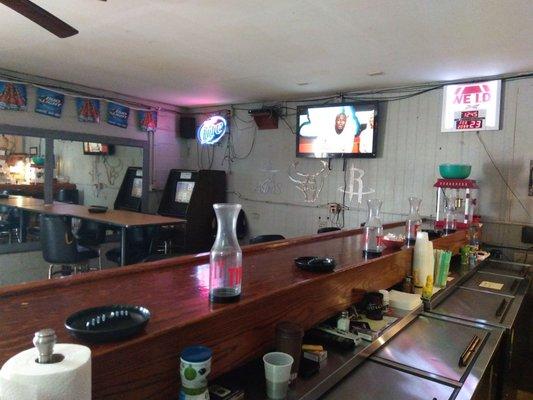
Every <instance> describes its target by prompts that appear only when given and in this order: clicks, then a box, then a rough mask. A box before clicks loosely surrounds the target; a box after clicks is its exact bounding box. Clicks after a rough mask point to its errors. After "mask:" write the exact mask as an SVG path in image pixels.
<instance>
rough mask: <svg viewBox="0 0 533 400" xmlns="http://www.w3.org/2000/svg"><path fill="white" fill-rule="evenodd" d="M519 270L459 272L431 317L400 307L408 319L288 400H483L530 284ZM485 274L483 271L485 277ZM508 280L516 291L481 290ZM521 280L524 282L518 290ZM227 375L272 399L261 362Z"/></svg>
mask: <svg viewBox="0 0 533 400" xmlns="http://www.w3.org/2000/svg"><path fill="white" fill-rule="evenodd" d="M515 267H516V266H513V268H514V269H513V271H514V270H515V269H516V275H513V274H512V273H509V274H507V275H505V274H504V275H500V274H498V276H491V275H490V274H495V273H496V272H498V271H499V269H501V268H502V265H499V264H495V263H494V262H485V263H483V264H481V265H480V266H479V268H476V269H474V270H470V269H468V268H466V269H455V270H454V271H453V272H452V273H451V276H452V277H453V280H451V281H450V282H449V283H448V285H447V287H446V288H445V289H443V290H441V291H439V292H438V293H436V294H435V295H434V296H433V298H432V302H431V303H432V305H433V307H434V309H433V310H431V312H423V310H422V307H419V308H418V309H416V310H413V311H410V312H398V310H397V312H396V316H398V317H400V319H399V320H398V321H397V322H396V323H395V324H393V325H392V326H391V327H389V328H388V329H387V330H386V331H385V332H384V334H383V335H382V336H380V337H379V338H378V339H376V340H374V341H373V342H371V343H368V342H363V344H362V345H361V346H358V347H357V348H356V349H354V350H353V351H351V352H337V351H335V350H330V349H328V359H327V360H326V362H325V363H324V364H323V365H322V366H321V368H320V372H319V374H317V375H315V376H313V377H312V378H309V379H297V380H296V381H295V382H293V383H292V384H291V386H290V390H289V393H288V396H287V398H288V399H289V400H315V399H319V398H320V399H322V400H338V399H339V400H344V399H361V400H367V399H368V400H370V399H372V400H382V399H383V400H385V399H387V400H389V399H395V400H404V399H405V400H408V399H409V400H416V399H420V400H432V399H436V400H445V399H450V400H452V399H453V400H456V399H459V400H469V399H472V398H473V396H475V395H479V393H477V392H479V390H480V386H481V384H482V383H483V381H484V380H485V379H486V377H487V376H488V375H489V380H490V379H492V378H493V370H494V369H495V368H494V363H495V360H497V361H498V362H499V360H500V357H499V356H496V354H497V352H498V354H499V351H500V348H499V346H500V344H501V343H504V342H503V341H502V339H504V337H505V335H506V334H505V332H506V331H507V329H508V326H510V325H509V324H512V323H513V322H514V318H516V314H517V313H518V311H519V309H520V305H521V302H522V299H523V295H524V294H525V291H526V290H527V287H528V284H529V279H528V278H525V277H524V275H523V270H522V267H521V266H519V267H516V268H515ZM479 270H482V271H483V272H482V274H483V275H481V276H480V277H479V276H477V275H478V274H479V272H478V271H479ZM488 276H490V278H488ZM501 276H504V277H503V278H502V279H501V281H503V286H502V288H503V289H505V290H503V291H504V292H506V293H512V294H507V295H502V294H495V293H492V292H491V291H490V290H484V288H477V286H479V283H481V282H483V280H480V278H482V279H485V278H486V280H489V281H491V279H492V280H499V279H500V277H501ZM507 278H510V279H507ZM517 278H518V280H519V283H518V284H515V287H513V284H514V280H515V279H517ZM472 279H473V281H471V280H472ZM500 283H502V282H500ZM520 296H521V297H520ZM502 300H505V302H503V303H502ZM502 304H503V306H502ZM497 312H498V313H497ZM445 314H449V315H445ZM496 314H498V316H497V315H496ZM513 315H514V317H513ZM474 336H477V337H478V338H479V342H476V343H477V344H476V346H475V347H474V348H473V351H472V356H471V357H469V359H468V362H467V363H466V364H464V365H463V366H460V365H459V358H460V357H461V356H462V355H463V353H464V352H465V350H466V349H467V348H468V345H469V344H470V343H471V342H472V339H473V338H474ZM499 368H500V367H499V366H497V369H498V370H499ZM227 378H229V380H231V381H233V382H238V384H239V385H240V386H242V387H244V388H245V391H246V398H247V399H252V400H253V399H266V396H265V394H264V393H265V389H264V373H263V366H262V363H261V361H260V360H257V361H256V362H255V363H250V364H249V365H247V366H246V367H245V368H242V369H241V370H240V372H239V371H235V374H233V376H232V377H229V376H228V377H227ZM221 383H223V382H221ZM490 386H491V385H489V390H488V392H489V394H487V395H485V393H483V394H481V397H479V399H483V400H485V399H486V398H489V397H488V396H491V397H490V398H494V397H493V396H495V394H494V393H492V392H491V390H492V389H491V388H490ZM496 395H497V394H496Z"/></svg>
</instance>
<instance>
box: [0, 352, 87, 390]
mask: <svg viewBox="0 0 533 400" xmlns="http://www.w3.org/2000/svg"><path fill="white" fill-rule="evenodd" d="M54 354H62V355H63V356H64V357H65V358H64V359H63V360H62V361H60V362H58V363H53V364H39V363H37V362H36V361H35V360H36V358H37V351H36V349H35V348H33V349H29V350H25V351H23V352H21V353H19V354H17V355H15V356H13V357H12V358H10V359H9V360H8V361H7V362H6V363H5V364H4V366H3V367H2V369H1V370H0V400H90V399H91V350H90V349H89V348H88V347H85V346H80V345H77V344H56V345H55V346H54Z"/></svg>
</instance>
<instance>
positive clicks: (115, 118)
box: [107, 103, 130, 128]
mask: <svg viewBox="0 0 533 400" xmlns="http://www.w3.org/2000/svg"><path fill="white" fill-rule="evenodd" d="M129 115H130V109H129V108H128V107H126V106H122V105H120V104H116V103H109V104H108V105H107V123H108V124H109V125H115V126H118V127H120V128H127V127H128V117H129Z"/></svg>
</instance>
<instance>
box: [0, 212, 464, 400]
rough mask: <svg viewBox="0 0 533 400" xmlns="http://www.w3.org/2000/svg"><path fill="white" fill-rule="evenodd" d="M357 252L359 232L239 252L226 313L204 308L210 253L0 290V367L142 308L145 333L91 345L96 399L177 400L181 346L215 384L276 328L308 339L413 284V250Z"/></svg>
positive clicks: (444, 242) (265, 343) (442, 241)
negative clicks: (120, 307)
mask: <svg viewBox="0 0 533 400" xmlns="http://www.w3.org/2000/svg"><path fill="white" fill-rule="evenodd" d="M401 227H403V223H398V224H389V225H386V228H388V230H391V229H403V228H401ZM464 240H465V233H464V231H458V232H456V233H454V234H452V235H449V236H447V237H443V238H439V239H437V240H435V241H434V245H435V247H436V248H449V249H452V250H454V251H457V249H458V248H459V247H460V246H461V245H462V244H463V243H464ZM361 249H362V235H361V230H346V231H337V232H331V233H326V234H321V235H312V236H305V237H300V238H294V239H289V240H283V241H277V242H271V243H265V244H259V245H251V246H245V247H244V248H243V293H242V297H241V299H240V301H239V302H236V303H232V304H224V305H213V304H210V303H209V300H208V291H209V254H207V253H203V254H197V255H190V256H182V257H177V258H173V259H167V260H162V261H157V262H153V263H145V264H138V265H133V266H129V267H125V268H121V269H115V270H107V271H100V272H95V273H90V274H85V275H80V276H73V277H68V278H65V279H57V280H53V281H44V282H37V283H29V284H23V285H17V286H13V287H5V288H0V316H1V318H0V338H1V339H0V364H1V363H3V362H5V361H6V360H7V359H8V358H9V357H11V356H13V355H15V354H16V353H18V352H20V351H22V350H24V349H26V348H28V347H31V338H32V336H33V334H34V332H36V331H37V330H39V329H43V328H53V329H54V330H55V331H56V334H57V336H58V342H76V340H75V339H73V338H72V337H70V336H69V335H68V334H67V332H66V330H65V328H64V321H65V319H66V317H67V316H69V315H70V314H72V313H74V312H76V311H79V310H81V309H84V308H88V307H96V306H100V305H106V304H134V305H142V306H145V307H147V308H148V309H149V310H150V311H151V313H152V319H151V321H150V323H149V324H148V325H147V327H146V330H145V332H144V333H142V334H140V335H138V336H136V337H134V338H132V339H130V340H126V341H122V342H117V343H107V344H90V345H89V346H90V347H91V350H92V356H93V393H94V394H93V398H94V399H122V398H128V399H146V398H150V399H167V398H169V399H170V398H175V397H177V396H176V393H177V386H178V376H179V352H180V350H181V349H182V348H183V347H184V346H187V345H191V344H197V343H201V344H204V345H206V346H209V347H211V348H212V349H213V352H214V357H213V372H212V375H211V377H215V376H217V375H220V374H221V373H224V372H227V371H229V370H230V369H232V368H235V367H236V366H238V365H240V364H242V363H244V362H246V361H248V360H250V359H251V358H252V357H255V356H258V355H260V354H262V353H263V352H264V351H267V350H268V349H270V348H271V346H272V344H273V339H274V327H275V324H276V323H277V322H279V321H282V320H291V321H294V322H297V323H300V324H301V325H302V326H303V327H304V329H308V328H310V327H311V326H313V325H314V324H316V323H318V322H320V321H322V320H324V319H325V318H329V317H331V316H332V315H334V314H335V313H336V312H339V311H340V310H342V309H345V308H346V307H348V306H349V305H351V304H353V303H354V302H356V301H359V300H360V299H361V297H362V293H363V292H364V291H365V290H378V289H383V288H389V287H391V286H393V285H394V284H396V283H399V282H401V280H402V279H403V277H404V276H405V275H406V274H410V270H411V262H412V249H409V248H406V249H402V250H388V249H386V250H385V251H384V253H383V254H382V255H381V256H380V257H378V258H375V259H368V258H366V257H365V255H364V254H363V252H362V250H361ZM305 255H314V256H331V257H334V258H335V259H336V261H337V267H336V268H335V271H334V272H331V273H325V274H316V273H312V272H307V271H302V270H300V269H298V268H296V267H295V265H294V259H295V258H296V257H300V256H305Z"/></svg>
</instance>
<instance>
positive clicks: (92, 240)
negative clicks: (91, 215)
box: [76, 219, 106, 269]
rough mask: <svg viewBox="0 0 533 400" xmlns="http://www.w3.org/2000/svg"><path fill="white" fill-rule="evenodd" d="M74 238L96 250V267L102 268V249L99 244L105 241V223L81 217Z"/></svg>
mask: <svg viewBox="0 0 533 400" xmlns="http://www.w3.org/2000/svg"><path fill="white" fill-rule="evenodd" d="M76 238H77V239H78V243H79V244H81V245H82V246H85V247H88V248H90V249H93V250H96V251H97V252H98V267H99V269H102V249H101V247H100V245H101V244H102V243H104V242H105V238H106V225H105V224H102V223H99V222H95V221H91V220H88V219H82V220H81V223H80V227H79V228H78V231H77V232H76Z"/></svg>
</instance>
